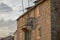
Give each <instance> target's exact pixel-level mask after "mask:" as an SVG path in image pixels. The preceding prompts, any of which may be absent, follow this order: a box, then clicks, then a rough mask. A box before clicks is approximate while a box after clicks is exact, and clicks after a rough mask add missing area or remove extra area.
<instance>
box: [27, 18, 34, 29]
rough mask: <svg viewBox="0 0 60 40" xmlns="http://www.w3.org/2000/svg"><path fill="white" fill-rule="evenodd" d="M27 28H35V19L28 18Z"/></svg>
mask: <svg viewBox="0 0 60 40" xmlns="http://www.w3.org/2000/svg"><path fill="white" fill-rule="evenodd" d="M27 26H30V27H31V28H32V29H34V28H35V19H34V18H28V19H27Z"/></svg>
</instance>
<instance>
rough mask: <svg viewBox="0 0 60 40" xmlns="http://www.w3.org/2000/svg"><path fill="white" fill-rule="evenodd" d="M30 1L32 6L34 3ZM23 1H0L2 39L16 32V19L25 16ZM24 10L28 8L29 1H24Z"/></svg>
mask: <svg viewBox="0 0 60 40" xmlns="http://www.w3.org/2000/svg"><path fill="white" fill-rule="evenodd" d="M29 1H30V3H29V4H30V6H32V5H33V1H34V0H33V1H32V0H29ZM21 3H22V0H0V38H1V37H5V36H7V35H11V34H13V32H15V30H16V27H17V23H16V19H17V18H18V17H19V16H20V15H22V14H23V11H22V10H23V8H22V4H21ZM23 4H24V8H26V7H28V0H23Z"/></svg>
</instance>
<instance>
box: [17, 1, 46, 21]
mask: <svg viewBox="0 0 60 40" xmlns="http://www.w3.org/2000/svg"><path fill="white" fill-rule="evenodd" d="M44 1H45V0H41V1H39V2H38V3H37V4H36V5H34V6H33V7H31V8H30V9H29V10H27V12H25V13H24V14H23V15H21V16H20V17H19V18H18V19H17V21H18V20H19V19H20V18H21V17H23V16H24V15H26V14H27V13H28V12H29V11H31V10H33V9H34V8H36V7H37V6H38V5H39V4H41V3H43V2H44Z"/></svg>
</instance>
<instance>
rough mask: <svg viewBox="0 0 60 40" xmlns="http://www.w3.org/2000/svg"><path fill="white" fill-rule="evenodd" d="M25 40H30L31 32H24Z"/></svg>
mask: <svg viewBox="0 0 60 40" xmlns="http://www.w3.org/2000/svg"><path fill="white" fill-rule="evenodd" d="M25 40H31V32H30V31H25Z"/></svg>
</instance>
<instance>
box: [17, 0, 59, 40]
mask: <svg viewBox="0 0 60 40" xmlns="http://www.w3.org/2000/svg"><path fill="white" fill-rule="evenodd" d="M34 3H35V6H32V7H28V8H26V9H27V12H25V13H24V14H23V15H21V16H20V17H19V18H18V19H17V37H18V38H17V40H60V21H59V20H60V15H59V14H60V2H59V0H36V1H35V2H34Z"/></svg>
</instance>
